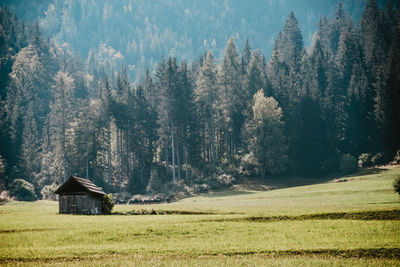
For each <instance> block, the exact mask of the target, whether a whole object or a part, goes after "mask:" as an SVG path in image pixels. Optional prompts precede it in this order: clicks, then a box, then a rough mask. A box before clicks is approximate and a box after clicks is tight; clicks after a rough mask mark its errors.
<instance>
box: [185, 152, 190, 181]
mask: <svg viewBox="0 0 400 267" xmlns="http://www.w3.org/2000/svg"><path fill="white" fill-rule="evenodd" d="M184 150H185V172H186V174H185V180H186V182H188V181H189V173H188V171H189V170H188V158H187V151H186V147H185V149H184Z"/></svg>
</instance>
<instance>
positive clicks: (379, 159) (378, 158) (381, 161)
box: [371, 152, 386, 165]
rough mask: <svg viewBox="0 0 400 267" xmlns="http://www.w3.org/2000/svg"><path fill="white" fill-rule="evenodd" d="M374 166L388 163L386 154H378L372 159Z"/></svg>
mask: <svg viewBox="0 0 400 267" xmlns="http://www.w3.org/2000/svg"><path fill="white" fill-rule="evenodd" d="M371 163H372V165H382V164H385V163H386V159H385V154H384V153H383V152H379V153H376V154H375V155H374V156H373V157H372V158H371Z"/></svg>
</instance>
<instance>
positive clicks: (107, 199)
mask: <svg viewBox="0 0 400 267" xmlns="http://www.w3.org/2000/svg"><path fill="white" fill-rule="evenodd" d="M113 208H114V200H113V197H112V194H107V195H104V196H103V203H102V206H101V210H102V211H103V213H104V214H111V211H112V209H113Z"/></svg>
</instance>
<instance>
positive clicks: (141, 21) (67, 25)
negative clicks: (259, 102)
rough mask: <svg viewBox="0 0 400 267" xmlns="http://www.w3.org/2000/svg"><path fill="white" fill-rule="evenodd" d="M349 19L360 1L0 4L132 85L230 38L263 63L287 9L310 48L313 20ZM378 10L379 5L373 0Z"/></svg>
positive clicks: (22, 0)
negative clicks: (162, 63) (161, 65)
mask: <svg viewBox="0 0 400 267" xmlns="http://www.w3.org/2000/svg"><path fill="white" fill-rule="evenodd" d="M339 2H342V3H343V7H344V9H345V10H346V12H348V13H349V14H350V15H351V16H352V17H353V18H354V19H355V20H356V21H358V20H359V18H360V16H361V14H362V12H363V11H364V8H365V5H366V3H367V0H359V1H349V0H344V1H339V0H334V1H332V0H323V1H321V0H307V1H299V0H291V1H259V0H252V1H245V2H244V1H237V0H227V1H215V0H211V1H182V0H181V1H164V0H161V1H160V0H157V1H135V0H124V1H118V2H115V1H108V0H101V1H72V0H68V1H61V0H47V1H41V2H40V4H36V3H35V4H32V2H31V1H26V0H18V1H9V0H6V1H2V3H1V5H9V6H11V8H12V9H13V10H14V11H15V12H17V14H18V16H19V17H20V18H22V19H24V20H28V21H32V20H39V21H40V26H41V27H42V28H43V30H44V32H45V33H46V34H47V35H48V36H50V37H51V38H53V37H55V38H56V40H57V41H58V42H59V43H60V44H63V43H67V45H68V46H69V47H70V48H71V49H72V50H73V51H74V52H79V54H80V55H81V56H82V57H83V58H87V57H88V54H89V51H90V50H92V51H93V52H94V54H96V55H97V57H98V60H99V61H101V62H103V61H105V60H108V61H109V62H110V64H111V65H112V66H114V67H116V68H117V66H119V65H120V64H122V63H124V64H126V65H128V70H129V73H130V74H131V77H132V78H133V79H136V80H138V79H139V78H141V77H143V75H144V72H145V70H146V67H150V69H154V68H155V65H156V63H157V62H159V60H160V59H161V57H162V56H169V55H174V56H176V57H177V58H178V59H179V60H186V61H189V62H191V61H193V60H195V59H196V58H197V57H198V56H199V55H201V54H204V53H205V52H206V51H208V50H212V51H213V53H214V55H215V57H216V58H221V56H222V54H223V50H224V47H225V44H226V42H227V41H228V39H229V38H230V37H234V38H235V39H236V41H237V44H238V46H239V47H240V48H242V47H244V44H245V40H246V38H248V39H249V40H250V44H251V47H252V48H254V49H259V50H260V51H261V53H262V54H265V55H266V56H267V58H269V56H270V53H271V51H272V48H273V43H274V41H275V39H276V37H277V35H278V33H279V31H280V30H281V29H282V27H283V25H284V24H285V21H286V19H287V16H288V14H289V13H290V11H294V13H295V15H296V17H297V18H298V20H299V24H300V28H301V31H302V33H303V36H304V40H305V44H306V45H307V46H308V47H310V45H311V42H312V38H313V35H314V33H315V32H316V31H317V28H318V27H317V26H318V22H319V20H320V17H322V16H328V17H332V15H333V14H334V12H335V10H336V8H337V6H338V3H339ZM380 2H382V3H381V4H382V5H383V4H384V2H385V1H380Z"/></svg>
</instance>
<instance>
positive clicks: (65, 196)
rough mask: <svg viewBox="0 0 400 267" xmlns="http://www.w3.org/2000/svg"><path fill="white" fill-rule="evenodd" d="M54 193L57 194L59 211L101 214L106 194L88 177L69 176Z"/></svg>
mask: <svg viewBox="0 0 400 267" xmlns="http://www.w3.org/2000/svg"><path fill="white" fill-rule="evenodd" d="M54 193H56V194H58V195H59V198H58V204H59V212H60V213H68V214H101V213H102V212H101V207H102V200H103V196H104V195H105V194H106V193H104V192H103V190H101V189H100V188H99V187H97V186H96V185H95V184H94V183H92V182H91V181H90V180H88V179H83V178H79V177H75V176H71V177H70V178H69V179H68V180H67V181H66V182H65V183H64V184H62V185H61V186H60V187H59V188H58V189H57V190H56V191H55V192H54Z"/></svg>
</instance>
